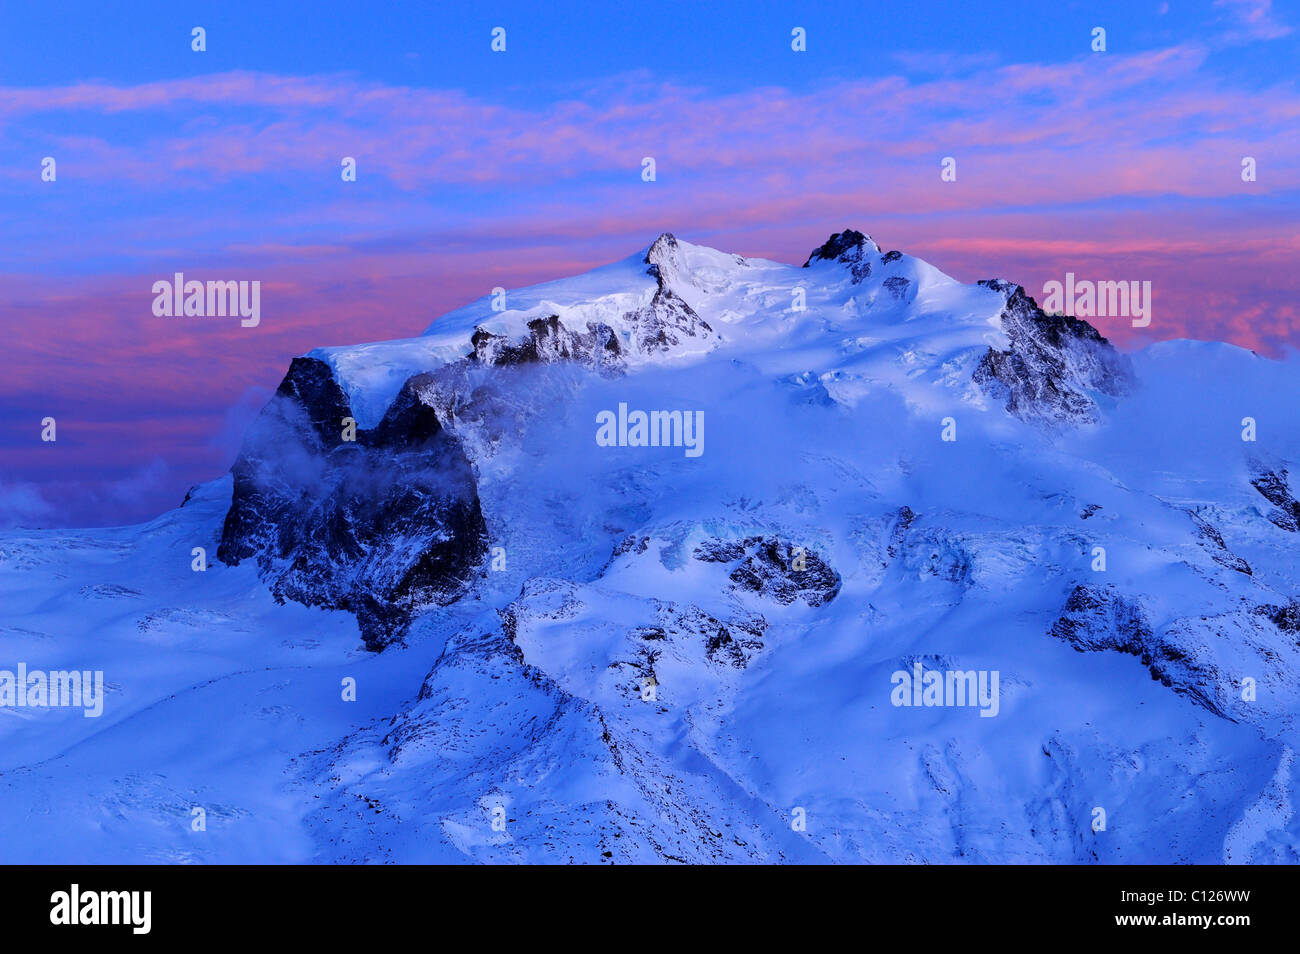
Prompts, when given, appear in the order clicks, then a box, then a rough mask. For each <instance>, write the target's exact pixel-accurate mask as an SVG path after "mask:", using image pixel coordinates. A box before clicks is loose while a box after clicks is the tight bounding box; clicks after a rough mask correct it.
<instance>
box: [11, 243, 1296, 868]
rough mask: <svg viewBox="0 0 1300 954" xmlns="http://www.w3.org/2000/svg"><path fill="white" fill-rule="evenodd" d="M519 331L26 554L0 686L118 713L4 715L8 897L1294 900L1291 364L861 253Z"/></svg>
mask: <svg viewBox="0 0 1300 954" xmlns="http://www.w3.org/2000/svg"><path fill="white" fill-rule="evenodd" d="M895 279H897V280H895ZM800 293H801V294H802V300H800ZM491 302H492V299H491V297H489V298H487V299H484V300H483V301H482V302H479V303H476V304H475V305H471V306H469V307H467V308H465V309H462V310H461V311H458V312H453V313H452V314H451V315H448V316H445V317H444V318H442V319H439V320H438V321H437V322H435V323H434V324H433V326H432V327H431V328H430V330H429V333H428V334H426V335H425V336H423V337H420V338H415V339H410V340H408V341H404V342H387V343H381V344H374V345H362V346H357V347H353V348H338V349H325V350H322V351H318V352H313V354H312V355H310V356H308V358H309V359H311V360H309V361H307V363H306V364H305V365H304V366H301V367H300V370H299V371H297V372H295V374H291V376H290V377H289V378H287V379H286V381H287V382H288V384H287V386H286V387H282V389H281V394H280V395H278V396H277V399H276V401H273V403H272V406H271V407H269V408H268V411H267V413H266V414H265V415H264V420H263V421H262V422H260V423H259V425H258V427H259V428H263V430H261V431H258V430H256V429H255V431H254V433H253V434H252V435H250V443H249V445H248V449H247V450H246V453H245V455H244V457H243V458H242V459H241V460H242V464H237V465H236V469H235V479H234V480H233V481H230V480H223V481H219V482H214V483H213V484H210V485H207V486H205V487H204V488H201V489H200V491H199V492H197V493H196V495H195V496H194V498H193V499H192V500H190V501H189V502H188V503H187V505H186V506H185V507H183V508H181V509H180V510H178V511H176V512H174V513H172V514H168V515H165V516H164V517H161V518H159V520H158V521H155V522H154V523H153V524H150V525H146V526H144V527H136V528H123V529H120V530H109V531H86V532H83V533H77V534H69V533H67V532H60V533H35V532H29V533H21V534H6V535H4V536H3V537H0V592H3V594H4V596H5V604H4V605H5V607H6V612H5V620H4V625H5V627H6V629H5V630H3V631H0V652H2V653H3V659H0V668H4V666H6V665H9V660H13V661H18V660H23V661H26V662H27V663H28V664H29V665H31V666H33V667H34V666H37V665H41V666H45V667H47V668H56V667H58V666H69V667H71V666H76V667H77V668H103V669H104V670H105V672H106V674H107V678H108V680H109V682H111V683H113V685H114V687H115V688H114V690H113V691H112V692H111V693H110V694H109V698H108V701H107V703H106V706H105V715H104V716H103V718H102V719H99V720H93V719H84V718H82V716H81V715H80V714H79V713H76V712H69V711H65V710H45V711H35V710H25V711H22V712H20V711H19V710H4V709H0V731H3V732H5V734H4V735H3V740H4V742H5V747H4V749H3V751H4V752H5V753H6V754H5V756H4V761H3V763H2V764H0V819H3V820H2V821H0V826H2V827H0V836H2V837H0V845H3V846H4V848H3V849H0V855H3V858H4V860H37V859H44V860H97V861H115V860H151V859H172V858H174V859H182V860H195V861H215V860H243V859H247V860H286V861H292V860H305V859H312V860H318V861H425V860H441V861H448V860H467V861H555V862H567V861H579V862H593V863H599V862H626V861H713V860H718V861H825V860H831V861H873V862H881V861H918V862H919V861H925V862H945V861H972V862H997V861H1036V862H1089V861H1103V862H1113V863H1132V862H1157V861H1187V862H1199V863H1219V862H1223V861H1231V862H1277V861H1282V862H1294V861H1296V860H1297V838H1298V836H1300V823H1297V821H1296V820H1295V818H1294V816H1293V814H1292V810H1291V805H1292V804H1293V798H1292V795H1291V790H1292V787H1293V785H1294V781H1295V776H1294V758H1293V754H1292V753H1293V751H1294V750H1295V748H1296V745H1297V737H1296V735H1297V727H1296V722H1295V720H1296V715H1297V711H1298V710H1300V658H1298V657H1300V649H1298V647H1297V643H1298V640H1300V632H1298V630H1300V605H1298V604H1296V603H1295V602H1294V600H1295V599H1296V597H1297V587H1298V584H1300V555H1298V554H1300V550H1298V549H1297V543H1300V530H1298V529H1297V527H1298V526H1300V523H1297V519H1296V518H1297V517H1300V502H1297V500H1296V498H1295V497H1294V496H1293V493H1294V492H1295V490H1300V488H1295V489H1294V490H1293V487H1292V485H1291V483H1290V476H1289V475H1290V474H1291V473H1295V472H1297V463H1296V461H1297V457H1298V456H1300V455H1297V448H1300V418H1298V417H1297V416H1296V415H1295V414H1294V413H1292V411H1291V408H1293V407H1295V406H1296V401H1297V400H1298V399H1300V377H1297V374H1296V371H1297V367H1296V365H1295V364H1294V362H1272V361H1267V360H1264V359H1261V358H1259V357H1257V356H1255V355H1252V354H1250V353H1248V352H1244V351H1241V350H1240V349H1236V348H1232V347H1229V346H1226V345H1214V344H1206V343H1193V342H1173V343H1166V344H1163V345H1158V346H1154V347H1152V348H1149V349H1147V350H1145V351H1143V352H1140V353H1139V354H1137V355H1135V356H1134V357H1133V359H1132V360H1131V361H1130V360H1129V359H1128V358H1126V357H1125V356H1123V355H1120V354H1118V353H1116V352H1115V351H1114V350H1113V349H1111V348H1110V347H1109V346H1108V345H1107V344H1105V342H1104V339H1101V338H1100V336H1099V335H1098V334H1097V333H1096V331H1095V330H1093V329H1091V328H1090V327H1089V326H1087V325H1086V324H1084V323H1082V322H1075V323H1071V322H1065V321H1060V320H1057V319H1052V318H1049V317H1048V316H1045V315H1042V313H1041V312H1039V311H1038V310H1037V308H1036V306H1035V305H1034V304H1033V302H1032V300H1030V299H1028V298H1027V297H1026V296H1025V295H1024V293H1023V292H1022V291H1020V290H1018V289H1017V288H1016V287H1015V286H1014V285H1011V284H1010V283H1005V282H996V281H994V282H988V283H982V284H977V285H970V286H967V285H962V284H960V283H957V282H955V281H953V280H951V279H950V278H948V277H947V276H944V275H943V274H942V273H940V272H938V271H937V270H935V269H934V268H932V267H931V266H929V265H927V264H925V263H923V262H920V261H918V260H915V259H912V258H909V257H908V256H905V255H900V254H898V253H884V252H882V251H881V250H880V249H879V248H878V247H877V246H876V245H875V243H874V242H872V241H871V240H870V239H868V238H866V237H865V236H862V235H861V234H860V233H853V232H844V233H839V234H838V235H836V236H833V237H832V238H831V239H830V240H829V241H828V242H827V243H826V244H825V245H823V246H821V247H820V248H819V249H817V250H815V251H814V252H813V253H812V254H811V255H810V256H809V259H808V263H807V266H806V267H797V266H789V265H781V264H778V263H772V262H764V261H757V260H752V259H750V260H747V259H742V258H739V257H737V256H734V255H729V254H726V253H723V252H717V251H714V250H711V249H704V248H701V247H698V246H692V245H689V244H687V243H685V242H681V241H679V240H676V239H672V238H671V237H667V236H664V237H661V238H660V239H658V240H657V241H656V242H655V243H653V245H652V246H650V247H649V248H648V249H647V250H646V251H644V252H642V253H639V254H638V255H636V256H632V257H630V258H629V259H626V260H625V261H623V262H620V263H617V264H615V265H612V266H608V267H607V268H603V269H598V270H596V271H595V272H592V273H590V274H588V275H585V276H579V277H577V278H574V279H565V280H562V281H559V282H554V283H550V284H548V285H542V286H537V287H535V288H532V289H522V290H518V291H515V290H511V291H509V292H508V293H507V295H506V305H507V310H506V311H504V312H494V311H493V310H492V307H491ZM796 302H800V303H801V304H803V305H804V307H803V308H802V309H799V308H796V307H795V303H796ZM303 367H305V368H306V372H304V370H302V368H303ZM295 375H296V376H295ZM304 375H305V376H304ZM304 381H311V382H315V385H316V387H314V388H304V387H298V386H297V385H298V384H299V383H302V382H304ZM620 404H622V405H626V407H627V408H630V409H642V410H653V409H661V410H677V411H681V412H684V413H690V414H697V413H698V414H702V418H701V420H702V421H703V429H702V441H701V445H700V446H701V447H702V453H700V454H699V455H698V456H689V455H688V454H687V453H686V450H687V448H685V447H683V446H659V447H654V446H601V445H600V444H598V443H597V440H596V434H597V420H598V417H599V415H600V414H601V413H602V412H607V411H614V410H616V409H618V407H619V405H620ZM347 415H351V416H353V417H354V418H355V419H356V421H357V425H358V440H357V441H355V442H345V441H342V440H340V439H338V438H337V437H336V435H337V434H338V433H339V429H336V428H335V426H334V418H341V417H343V416H347ZM1245 417H1251V418H1253V419H1254V420H1255V421H1256V425H1257V437H1258V439H1257V440H1256V441H1243V440H1242V430H1243V425H1242V419H1243V418H1245ZM268 422H270V424H271V425H273V428H272V430H271V431H270V433H271V434H272V435H273V437H275V438H277V439H268V438H267V436H266V435H267V433H268V432H267V431H266V430H265V428H266V427H268V426H269V425H268ZM295 422H296V423H295ZM259 433H260V434H261V436H260V437H259V436H258V435H259ZM697 436H701V435H697ZM945 437H955V439H945ZM277 448H279V449H280V452H277ZM289 449H292V451H293V453H292V455H288V454H287V451H288V450H289ZM422 461H423V462H425V463H423V464H422V463H421V462H422ZM461 461H464V463H463V464H462V463H461ZM254 465H256V466H254ZM241 468H242V469H241ZM322 487H324V488H326V491H321V490H320V488H322ZM313 489H314V490H315V491H316V492H312V491H313ZM395 501H406V503H404V504H401V505H397V504H395V503H394V502H395ZM295 502H296V503H295ZM458 508H459V509H458ZM474 512H477V513H478V514H480V515H481V521H482V523H481V526H479V525H478V524H477V523H475V522H473V521H471V522H469V523H466V522H465V519H466V518H464V517H463V516H460V517H455V518H453V517H452V516H449V515H450V514H462V515H463V514H465V513H474ZM458 521H460V522H459V523H458ZM219 541H220V545H221V547H222V548H223V552H226V553H228V552H229V550H228V548H232V547H233V548H244V549H243V550H242V551H241V552H243V553H245V554H246V556H244V557H241V558H240V562H239V564H238V565H237V566H232V565H224V564H223V563H220V562H213V563H212V565H211V566H210V568H209V569H208V570H207V571H206V572H205V573H194V572H191V570H190V568H189V561H190V549H191V547H193V546H205V547H207V548H208V550H209V553H211V552H214V551H215V550H216V548H217V546H218V542H219ZM1098 547H1101V548H1104V551H1105V553H1104V566H1100V565H1099V563H1098V557H1097V549H1096V548H1098ZM431 553H432V554H439V555H440V557H439V559H438V560H436V561H434V563H430V562H429V554H431ZM231 562H232V563H233V559H232V560H231ZM435 564H436V566H437V567H438V569H439V573H440V574H441V575H438V576H436V579H435V578H434V577H430V576H429V575H428V574H427V573H423V572H422V570H421V569H420V568H423V570H428V569H429V568H430V567H431V566H433V565H435ZM412 573H414V576H412V575H411V574H412ZM412 580H413V581H415V582H416V583H418V584H419V585H413V586H405V587H403V586H398V585H396V584H395V583H394V581H412ZM273 594H274V595H278V596H279V597H280V598H282V599H285V600H287V602H285V603H283V604H282V605H277V604H276V603H275V602H274V599H273ZM367 601H369V602H370V603H374V602H375V601H378V602H379V603H380V604H382V605H383V606H385V607H387V608H388V609H389V610H390V611H391V612H392V614H393V616H392V619H390V620H389V624H390V625H388V626H387V627H386V628H378V629H376V628H374V627H373V625H372V623H371V622H368V621H367V618H366V616H365V614H364V613H357V615H356V617H355V619H354V616H353V615H352V614H353V613H356V612H357V610H356V607H357V605H358V604H362V603H366V602H367ZM385 601H387V602H385ZM298 602H302V603H307V604H309V605H315V606H318V607H319V606H333V607H337V608H338V610H339V611H333V610H329V609H321V608H308V607H307V606H301V605H297V604H298ZM358 624H359V625H358ZM358 636H360V637H362V638H364V639H365V641H366V643H367V645H369V646H370V647H371V649H382V651H381V652H365V651H361V650H360V649H359V641H358ZM918 665H919V666H920V667H921V668H922V670H923V671H933V670H940V671H948V670H960V671H971V672H979V673H985V674H990V673H992V674H996V677H997V691H996V695H995V699H994V705H991V706H984V707H980V706H977V705H954V706H898V705H895V704H894V693H893V690H894V678H895V674H896V673H899V672H904V673H910V672H913V671H915V667H916V666H918ZM347 677H351V678H355V679H356V680H357V686H358V692H357V700H358V701H356V702H346V701H343V699H342V698H341V692H340V683H341V681H342V680H343V679H345V678H347ZM1243 680H1253V687H1254V688H1253V691H1252V692H1245V691H1244V690H1243ZM6 723H7V726H6ZM196 805H200V806H207V807H208V826H207V831H206V832H201V833H200V832H193V831H191V830H190V817H191V816H190V812H191V809H192V808H193V807H194V806H196ZM1099 810H1100V812H1101V815H1100V816H1099ZM1099 817H1102V818H1104V828H1103V829H1102V830H1096V829H1097V825H1098V818H1099Z"/></svg>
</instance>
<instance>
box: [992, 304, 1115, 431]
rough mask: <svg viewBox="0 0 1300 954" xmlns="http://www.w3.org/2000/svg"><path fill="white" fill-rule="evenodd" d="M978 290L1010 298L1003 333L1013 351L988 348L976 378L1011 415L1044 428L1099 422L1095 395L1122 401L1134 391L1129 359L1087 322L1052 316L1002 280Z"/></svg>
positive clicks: (1003, 315)
mask: <svg viewBox="0 0 1300 954" xmlns="http://www.w3.org/2000/svg"><path fill="white" fill-rule="evenodd" d="M979 284H981V285H983V286H985V287H986V288H990V289H992V290H993V291H996V292H999V293H1001V294H1003V295H1006V305H1005V306H1004V308H1003V309H1002V314H1001V322H1002V328H1003V330H1004V331H1005V332H1006V334H1007V337H1008V338H1009V339H1010V348H1008V349H1007V350H1006V351H996V350H994V349H993V348H990V349H989V350H988V351H987V352H985V354H984V355H983V357H981V358H980V361H979V364H978V365H977V366H976V368H975V372H974V375H973V378H974V380H975V383H976V384H978V385H979V386H980V387H981V388H982V389H983V390H984V391H985V392H986V393H988V394H990V395H992V396H994V397H997V398H1000V399H1004V400H1005V401H1006V409H1007V411H1008V412H1009V413H1011V414H1012V415H1014V416H1016V417H1018V418H1020V419H1021V420H1026V421H1035V422H1039V423H1046V424H1057V425H1061V424H1086V423H1090V422H1092V421H1095V420H1096V417H1097V404H1096V401H1095V400H1094V397H1093V394H1094V393H1101V394H1106V395H1110V396H1113V397H1118V396H1121V395H1124V394H1127V393H1129V392H1130V391H1131V390H1132V388H1133V385H1134V376H1133V369H1132V364H1131V362H1130V361H1129V359H1128V358H1127V356H1125V355H1123V354H1121V353H1120V352H1118V351H1116V350H1115V348H1114V347H1113V346H1112V345H1111V344H1110V342H1109V341H1107V340H1106V339H1105V338H1103V337H1102V336H1101V334H1100V333H1099V332H1098V331H1097V329H1096V328H1094V327H1093V326H1092V325H1090V324H1088V322H1086V321H1083V320H1081V319H1079V318H1071V317H1069V316H1067V315H1048V314H1045V313H1044V312H1043V310H1042V309H1041V308H1039V307H1038V304H1037V303H1036V302H1035V301H1034V299H1033V298H1031V297H1029V296H1028V295H1026V294H1025V290H1024V289H1023V288H1022V287H1021V286H1019V285H1012V284H1011V283H1010V282H1005V281H1000V280H996V279H994V280H985V281H981V282H980V283H979Z"/></svg>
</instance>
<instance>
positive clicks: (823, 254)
mask: <svg viewBox="0 0 1300 954" xmlns="http://www.w3.org/2000/svg"><path fill="white" fill-rule="evenodd" d="M879 254H880V246H879V245H877V244H876V243H875V242H874V241H872V239H871V236H869V235H864V234H863V233H861V232H858V231H856V230H854V229H845V230H844V231H843V232H836V233H835V234H834V235H832V236H831V237H830V238H828V239H827V240H826V241H825V242H824V243H823V244H822V245H821V246H820V247H818V248H816V249H813V252H812V254H811V255H809V256H808V261H806V262H804V263H803V267H804V268H808V267H810V266H811V265H812V263H813V262H840V263H842V264H844V265H847V266H848V268H849V274H850V275H852V276H853V284H855V285H856V284H859V283H861V282H862V281H864V280H865V279H866V278H867V277H868V276H870V275H871V262H872V260H873V259H874V258H875V256H877V255H879Z"/></svg>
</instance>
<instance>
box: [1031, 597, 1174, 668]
mask: <svg viewBox="0 0 1300 954" xmlns="http://www.w3.org/2000/svg"><path fill="white" fill-rule="evenodd" d="M1052 635H1053V636H1055V637H1056V638H1057V639H1063V640H1065V641H1066V642H1068V643H1069V644H1070V645H1071V646H1073V647H1074V648H1075V649H1077V650H1078V651H1079V652H1081V653H1082V652H1099V651H1101V650H1105V649H1113V650H1116V651H1118V652H1121V653H1129V654H1131V655H1134V656H1141V655H1143V653H1144V652H1145V651H1146V647H1147V645H1148V644H1149V643H1150V642H1151V639H1152V632H1151V625H1150V623H1148V622H1147V618H1146V614H1145V613H1144V612H1143V611H1142V607H1141V606H1140V605H1138V604H1137V603H1135V602H1132V601H1130V600H1127V599H1125V598H1124V597H1122V596H1120V595H1119V593H1118V592H1116V590H1115V588H1114V587H1113V586H1090V585H1082V584H1081V585H1079V586H1076V587H1075V588H1074V590H1073V591H1072V592H1071V593H1070V596H1069V599H1067V600H1066V601H1065V607H1064V608H1063V609H1062V611H1061V616H1060V618H1059V619H1057V621H1056V622H1055V623H1054V624H1053V625H1052ZM1143 661H1144V662H1147V664H1148V665H1149V664H1150V660H1147V659H1144V660H1143Z"/></svg>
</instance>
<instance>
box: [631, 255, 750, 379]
mask: <svg viewBox="0 0 1300 954" xmlns="http://www.w3.org/2000/svg"><path fill="white" fill-rule="evenodd" d="M679 258H680V256H679V246H678V244H677V239H676V238H674V237H673V235H672V233H670V232H665V233H664V234H663V235H661V236H659V238H657V239H655V241H654V244H653V245H651V246H650V249H649V251H647V252H646V257H645V261H646V265H648V266H649V267H648V268H647V269H646V271H647V272H648V273H649V274H650V275H652V276H653V277H654V278H655V280H656V282H657V283H658V288H657V289H656V290H655V294H654V297H653V298H651V299H650V304H649V305H647V306H646V307H644V308H641V309H639V310H638V311H634V312H629V313H628V314H626V315H624V316H623V320H624V321H626V322H627V323H628V324H629V325H631V326H632V329H633V331H632V335H633V340H634V341H635V342H636V346H637V350H638V351H640V352H641V353H642V354H647V353H650V352H654V351H667V350H669V349H670V348H673V347H676V346H677V345H680V344H681V343H682V340H683V339H685V338H700V339H704V340H708V339H710V338H715V339H716V337H717V336H716V335H715V334H714V332H713V329H712V328H710V327H709V325H708V323H707V322H706V321H705V320H704V319H703V318H701V317H700V316H699V315H698V314H696V313H695V311H694V309H692V308H691V306H690V305H688V304H687V303H686V302H685V301H684V300H683V299H682V298H681V296H680V295H678V294H677V293H676V292H675V291H673V289H672V287H671V286H672V285H673V284H677V283H684V284H690V279H689V277H687V271H686V268H685V266H684V265H683V264H682V263H681V262H680V260H679ZM740 261H741V262H742V263H743V261H744V259H740Z"/></svg>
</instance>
